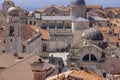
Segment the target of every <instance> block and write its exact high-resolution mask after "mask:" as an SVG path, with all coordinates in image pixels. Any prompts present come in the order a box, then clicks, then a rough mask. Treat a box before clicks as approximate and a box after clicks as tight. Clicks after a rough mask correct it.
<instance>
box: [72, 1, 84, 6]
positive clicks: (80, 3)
mask: <svg viewBox="0 0 120 80" xmlns="http://www.w3.org/2000/svg"><path fill="white" fill-rule="evenodd" d="M71 5H83V6H85V1H84V0H72V2H71Z"/></svg>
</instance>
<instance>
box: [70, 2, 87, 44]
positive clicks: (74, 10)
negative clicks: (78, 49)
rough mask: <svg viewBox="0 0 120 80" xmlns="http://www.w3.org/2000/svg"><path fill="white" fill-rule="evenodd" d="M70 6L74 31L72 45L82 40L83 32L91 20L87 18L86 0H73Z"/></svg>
mask: <svg viewBox="0 0 120 80" xmlns="http://www.w3.org/2000/svg"><path fill="white" fill-rule="evenodd" d="M70 6H71V19H72V32H73V43H72V45H75V44H77V43H78V42H80V40H82V39H81V37H82V33H83V31H84V30H85V29H87V28H88V27H89V21H88V20H87V19H85V18H86V5H85V1H84V0H72V2H71V4H70Z"/></svg>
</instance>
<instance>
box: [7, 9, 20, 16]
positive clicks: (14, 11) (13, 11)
mask: <svg viewBox="0 0 120 80" xmlns="http://www.w3.org/2000/svg"><path fill="white" fill-rule="evenodd" d="M8 15H9V16H18V9H17V8H16V7H10V8H9V9H8Z"/></svg>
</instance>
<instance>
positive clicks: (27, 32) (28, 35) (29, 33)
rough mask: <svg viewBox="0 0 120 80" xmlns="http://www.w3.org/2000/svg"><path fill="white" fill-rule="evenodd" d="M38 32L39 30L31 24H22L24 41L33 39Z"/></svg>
mask: <svg viewBox="0 0 120 80" xmlns="http://www.w3.org/2000/svg"><path fill="white" fill-rule="evenodd" d="M36 34H38V32H37V31H35V30H34V29H33V28H31V27H30V25H26V24H21V37H22V42H23V43H24V42H26V41H28V40H29V39H32V38H33V36H34V35H36Z"/></svg>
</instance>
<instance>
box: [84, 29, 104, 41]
mask: <svg viewBox="0 0 120 80" xmlns="http://www.w3.org/2000/svg"><path fill="white" fill-rule="evenodd" d="M84 38H85V39H87V40H103V34H102V32H101V31H99V30H98V29H95V28H90V29H89V30H88V31H87V32H86V34H85V37H84Z"/></svg>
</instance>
